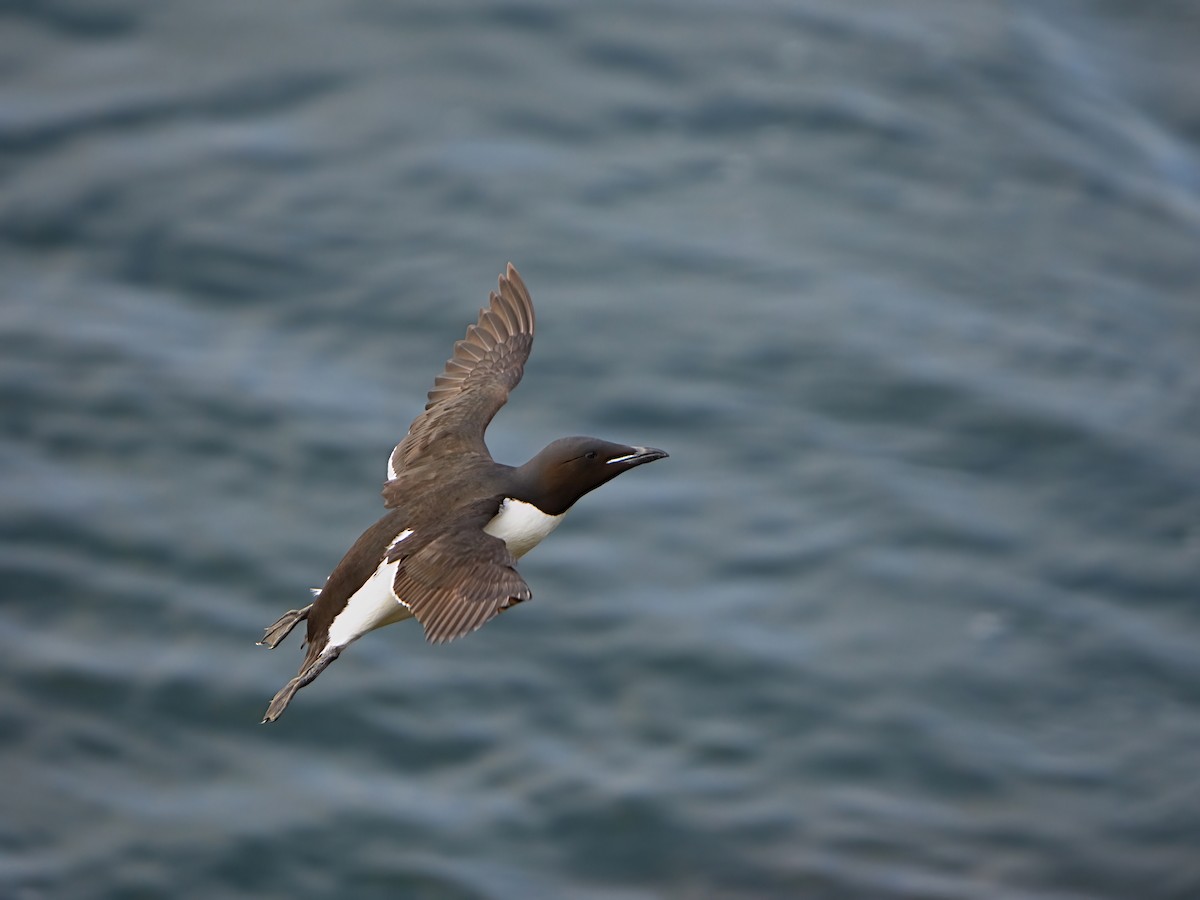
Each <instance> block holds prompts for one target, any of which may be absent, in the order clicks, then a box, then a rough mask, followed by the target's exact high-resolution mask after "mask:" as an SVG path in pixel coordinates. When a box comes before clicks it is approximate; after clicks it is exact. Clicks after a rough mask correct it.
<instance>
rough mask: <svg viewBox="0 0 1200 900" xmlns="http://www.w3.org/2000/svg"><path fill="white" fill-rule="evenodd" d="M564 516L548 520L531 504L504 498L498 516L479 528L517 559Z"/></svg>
mask: <svg viewBox="0 0 1200 900" xmlns="http://www.w3.org/2000/svg"><path fill="white" fill-rule="evenodd" d="M565 515H566V513H560V514H559V515H557V516H550V515H547V514H546V513H544V512H542V511H541V510H540V509H538V508H537V507H536V506H534V505H533V504H532V503H526V502H524V501H523V500H513V499H512V498H511V497H506V498H505V500H504V503H503V504H501V506H500V512H498V513H496V515H495V516H493V517H492V521H490V522H488V523H487V524H486V525H484V526H483V530H484V531H486V532H487V533H488V534H490V535H492V536H493V537H498V538H500V540H502V541H504V543H505V544H507V545H508V550H509V552H510V553H511V554H512V555H513V556H515V557H517V559H520V558H521V557H522V556H524V555H525V554H526V553H528V552H529V551H530V550H532V549H533V548H534V547H536V546H537V545H538V544H540V543H541V542H542V539H543V538H544V537H545V536H546V535H548V534H549V533H550V532H552V531H553V530H554V529H555V528H557V527H558V523H559V522H561V521H562V518H563V516H565Z"/></svg>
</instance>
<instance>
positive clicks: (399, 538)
mask: <svg viewBox="0 0 1200 900" xmlns="http://www.w3.org/2000/svg"><path fill="white" fill-rule="evenodd" d="M412 533H413V530H412V529H411V528H405V529H404V530H403V531H402V532H400V533H399V534H398V535H396V539H395V540H394V541H392V542H391V543H390V544H388V553H391V552H392V550H394V549H395V547H396V545H397V544H398V543H400V542H401V541H403V540H405V539H406V538H410V537H412Z"/></svg>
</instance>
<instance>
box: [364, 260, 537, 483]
mask: <svg viewBox="0 0 1200 900" xmlns="http://www.w3.org/2000/svg"><path fill="white" fill-rule="evenodd" d="M488 299H489V301H490V303H489V306H488V308H487V309H482V310H480V311H479V321H478V322H477V323H476V324H474V325H471V326H469V327H468V328H467V336H466V337H465V338H464V339H463V340H461V341H459V342H458V343H456V344H455V345H454V356H452V357H451V358H450V359H449V360H447V362H446V368H445V370H444V371H443V372H442V374H441V375H439V376H438V377H437V379H436V380H435V381H434V388H433V390H432V391H430V392H429V402H428V403H426V404H425V411H424V412H423V413H421V415H419V416H417V418H416V419H415V420H414V421H413V423H412V425H410V426H409V429H408V434H407V435H405V437H404V440H402V441H401V442H400V443H399V444H397V445H396V449H395V450H393V451H392V456H391V459H390V460H389V462H388V479H389V480H393V479H395V478H396V477H397V476H398V475H400V474H401V473H402V472H404V470H405V469H406V468H409V467H411V466H412V465H413V464H414V463H415V462H417V461H419V460H420V458H421V457H422V456H423V455H425V454H426V453H428V452H430V451H431V450H432V449H434V448H436V449H437V451H438V452H439V453H445V454H448V455H455V456H458V455H464V454H467V455H475V456H479V457H482V458H484V459H491V456H490V454H489V453H488V450H487V446H486V445H485V444H484V442H483V433H484V431H485V430H486V429H487V426H488V423H489V422H491V421H492V417H493V416H495V415H496V412H497V411H498V410H499V409H500V407H501V406H503V405H504V404H505V402H506V401H507V400H508V394H509V391H511V390H512V389H513V388H515V387H516V386H517V384H518V383H519V382H520V381H521V375H522V374H523V373H524V371H525V360H527V359H528V358H529V349H530V347H532V346H533V326H534V319H533V301H532V300H530V299H529V291H528V290H526V288H525V283H524V282H523V281H521V276H520V275H519V274H517V270H516V269H515V268H513V265H512V263H509V264H508V270H507V271H506V272H505V274H503V275H501V276H500V279H499V284H498V287H497V289H496V290H495V291H492V292H491V294H490V295H489V298H488ZM385 496H386V492H385ZM389 505H390V504H389Z"/></svg>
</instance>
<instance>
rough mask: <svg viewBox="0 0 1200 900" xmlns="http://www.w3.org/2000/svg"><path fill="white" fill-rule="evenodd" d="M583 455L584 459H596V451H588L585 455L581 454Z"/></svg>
mask: <svg viewBox="0 0 1200 900" xmlns="http://www.w3.org/2000/svg"><path fill="white" fill-rule="evenodd" d="M583 455H584V456H585V457H587V458H588V459H595V458H596V451H595V450H589V451H588V452H587V453H585V454H583Z"/></svg>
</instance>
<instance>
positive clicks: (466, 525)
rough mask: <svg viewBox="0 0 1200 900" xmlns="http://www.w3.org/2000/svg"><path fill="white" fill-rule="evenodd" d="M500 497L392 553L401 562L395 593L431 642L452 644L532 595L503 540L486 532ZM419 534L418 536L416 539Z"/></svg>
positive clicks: (403, 543)
mask: <svg viewBox="0 0 1200 900" xmlns="http://www.w3.org/2000/svg"><path fill="white" fill-rule="evenodd" d="M499 502H500V498H494V499H493V500H490V501H483V502H480V503H477V504H475V508H474V509H473V510H468V511H467V514H466V515H465V516H464V517H462V518H459V519H458V520H457V521H456V522H455V523H454V524H453V525H451V526H450V527H447V528H446V529H444V530H443V531H441V532H440V533H439V534H437V535H436V536H434V537H433V538H432V539H430V540H428V541H424V542H419V543H417V544H414V545H413V546H411V547H410V546H409V545H408V544H407V542H405V541H402V542H400V543H398V544H396V545H395V547H394V548H393V550H392V551H391V553H390V554H389V555H388V561H389V562H394V561H396V560H397V559H399V560H400V566H399V568H398V569H397V570H396V577H395V580H394V582H393V589H394V590H395V592H396V596H397V597H399V598H400V602H401V603H403V604H404V605H405V606H407V607H408V608H409V609H410V610H412V614H413V616H415V617H416V619H417V621H418V622H420V623H421V625H422V626H423V627H424V629H425V639H426V640H427V641H429V642H430V643H431V644H441V643H444V642H446V641H452V640H454V639H455V638H457V637H462V636H463V635H464V634H469V633H470V632H472V631H474V630H475V629H476V628H478V627H479V626H480V625H482V624H483V623H484V622H487V621H488V620H489V619H491V618H493V617H495V616H496V615H498V614H499V613H501V612H503V611H504V610H506V609H508V608H509V607H510V606H514V605H515V604H517V603H520V602H522V601H523V600H528V599H529V598H530V597H532V596H533V594H532V593H531V592H530V590H529V585H527V584H526V583H525V579H524V578H522V577H521V576H520V574H519V573H518V572H517V570H516V568H515V566H516V563H517V560H516V558H515V557H514V556H513V555H512V553H510V552H509V550H508V547H507V546H505V543H504V541H502V540H501V539H500V538H497V537H492V536H491V535H490V534H486V533H485V532H484V531H483V526H484V525H485V524H487V521H488V520H489V519H490V518H491V517H492V516H493V515H494V514H495V511H496V509H497V508H498V506H499ZM415 537H416V536H414V538H415Z"/></svg>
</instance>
